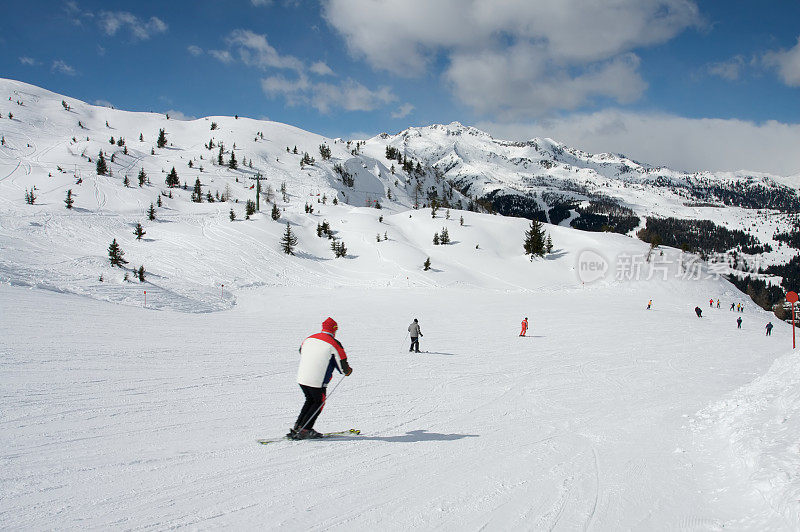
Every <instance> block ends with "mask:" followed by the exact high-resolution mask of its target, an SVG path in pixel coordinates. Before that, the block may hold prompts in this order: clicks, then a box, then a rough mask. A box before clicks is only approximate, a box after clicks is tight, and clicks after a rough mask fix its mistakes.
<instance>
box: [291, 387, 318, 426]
mask: <svg viewBox="0 0 800 532" xmlns="http://www.w3.org/2000/svg"><path fill="white" fill-rule="evenodd" d="M300 388H301V389H302V390H303V394H305V396H306V402H305V403H304V404H303V408H302V409H301V410H300V415H299V416H298V417H297V423H295V425H294V428H295V430H300V429H302V428H306V429H311V428H314V422H316V421H317V418H318V417H319V414H320V412H322V405H323V404H324V403H325V388H314V387H312V386H306V385H305V384H301V385H300Z"/></svg>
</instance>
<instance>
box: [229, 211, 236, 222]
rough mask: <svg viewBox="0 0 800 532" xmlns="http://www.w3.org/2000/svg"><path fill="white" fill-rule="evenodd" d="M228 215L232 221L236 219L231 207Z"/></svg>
mask: <svg viewBox="0 0 800 532" xmlns="http://www.w3.org/2000/svg"><path fill="white" fill-rule="evenodd" d="M229 216H230V218H231V221H234V220H235V219H236V213H235V212H233V209H231V213H230V214H229Z"/></svg>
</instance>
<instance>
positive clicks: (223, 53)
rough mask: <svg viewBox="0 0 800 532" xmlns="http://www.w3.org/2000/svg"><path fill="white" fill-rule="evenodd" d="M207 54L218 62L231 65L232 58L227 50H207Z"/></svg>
mask: <svg viewBox="0 0 800 532" xmlns="http://www.w3.org/2000/svg"><path fill="white" fill-rule="evenodd" d="M208 53H209V54H211V55H212V56H213V57H214V58H215V59H217V60H218V61H221V62H223V63H233V56H232V55H231V53H230V52H229V51H228V50H209V51H208Z"/></svg>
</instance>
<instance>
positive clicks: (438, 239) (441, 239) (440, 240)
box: [433, 227, 450, 246]
mask: <svg viewBox="0 0 800 532" xmlns="http://www.w3.org/2000/svg"><path fill="white" fill-rule="evenodd" d="M449 243H450V233H449V232H448V231H447V228H446V227H443V228H442V231H441V233H434V234H433V245H434V246H438V245H439V244H442V245H443V246H445V245H447V244H449Z"/></svg>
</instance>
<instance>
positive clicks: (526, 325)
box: [519, 316, 528, 336]
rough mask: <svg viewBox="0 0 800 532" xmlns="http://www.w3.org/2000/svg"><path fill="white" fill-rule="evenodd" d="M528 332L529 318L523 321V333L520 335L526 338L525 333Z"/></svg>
mask: <svg viewBox="0 0 800 532" xmlns="http://www.w3.org/2000/svg"><path fill="white" fill-rule="evenodd" d="M526 332H528V317H527V316H526V317H525V319H524V320H522V331H521V332H520V333H519V335H520V336H525V333H526Z"/></svg>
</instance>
